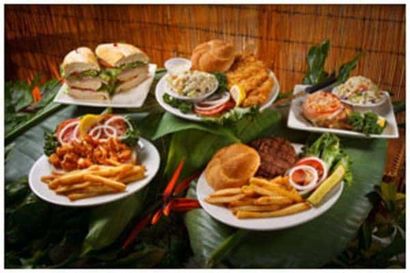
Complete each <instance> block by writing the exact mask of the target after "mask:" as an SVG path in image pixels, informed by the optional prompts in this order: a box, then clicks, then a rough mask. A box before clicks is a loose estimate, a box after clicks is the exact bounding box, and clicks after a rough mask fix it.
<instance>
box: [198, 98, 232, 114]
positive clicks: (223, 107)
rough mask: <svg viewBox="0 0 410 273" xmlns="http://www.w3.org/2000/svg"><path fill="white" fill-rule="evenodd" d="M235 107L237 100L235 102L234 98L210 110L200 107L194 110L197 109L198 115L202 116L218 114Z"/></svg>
mask: <svg viewBox="0 0 410 273" xmlns="http://www.w3.org/2000/svg"><path fill="white" fill-rule="evenodd" d="M234 107H235V102H233V101H232V100H229V101H227V102H226V103H224V104H222V105H220V106H218V107H215V108H212V109H210V110H199V109H196V108H195V109H194V111H195V113H197V114H198V115H201V116H216V115H218V114H220V113H222V112H223V111H227V110H230V109H232V108H234Z"/></svg>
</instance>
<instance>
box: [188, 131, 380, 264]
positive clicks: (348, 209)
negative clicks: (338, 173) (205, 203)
mask: <svg viewBox="0 0 410 273" xmlns="http://www.w3.org/2000/svg"><path fill="white" fill-rule="evenodd" d="M284 130H285V132H286V135H288V136H291V138H294V137H296V138H298V139H299V141H300V140H301V138H300V135H301V134H300V133H299V132H296V131H292V130H288V129H284ZM283 133H284V132H283V130H278V131H276V132H275V135H283ZM305 135H306V134H305ZM204 138H206V136H204ZM203 141H205V140H203ZM341 143H342V145H343V149H344V150H345V151H346V152H347V153H348V154H349V156H350V157H351V159H352V161H353V166H352V171H353V176H354V180H353V184H352V185H351V186H347V187H345V190H344V192H343V194H342V196H341V198H340V199H339V201H338V202H337V203H336V204H335V206H334V207H332V208H331V209H330V210H329V211H328V212H327V213H325V214H324V215H322V216H320V217H318V218H317V219H315V220H313V221H311V222H308V223H306V224H303V225H301V226H297V227H294V228H290V229H285V230H281V231H268V232H254V231H252V232H251V231H248V232H245V238H242V239H241V240H239V242H238V240H236V239H235V237H242V236H243V235H244V231H239V232H238V231H237V230H236V229H232V228H227V227H226V226H225V225H224V224H221V223H218V222H217V221H215V220H214V219H212V218H211V217H210V216H209V215H208V214H207V213H206V212H204V211H203V210H202V209H197V210H194V211H191V212H189V213H187V215H186V218H185V223H186V225H187V228H188V232H189V236H190V241H191V246H192V249H193V251H194V254H195V256H196V258H197V259H198V260H199V261H200V262H202V264H203V265H204V266H205V265H209V264H210V262H212V259H215V256H220V254H221V248H222V249H224V250H229V247H227V245H228V244H229V243H230V242H232V246H231V247H235V249H234V251H231V252H230V253H229V255H227V256H225V258H224V259H223V263H224V264H226V265H230V266H233V267H283V268H291V267H293V268H310V267H320V266H323V265H325V264H326V263H328V262H329V261H331V259H332V258H334V257H335V256H336V255H337V254H339V253H340V252H341V251H342V250H343V249H344V248H345V247H346V246H347V244H348V242H349V241H350V240H351V239H352V238H353V237H354V236H355V234H356V232H357V230H358V229H359V227H360V225H361V224H362V222H363V221H364V219H365V218H366V216H367V215H368V213H369V211H370V209H371V204H370V202H369V201H368V199H367V197H366V195H367V194H368V193H369V192H371V191H372V190H373V187H374V186H375V185H378V184H379V183H380V182H381V180H382V175H383V169H384V163H385V153H386V141H385V140H369V139H342V141H341ZM213 148H214V147H212V148H211V147H210V149H213ZM185 149H190V147H189V146H187V145H185ZM216 150H217V148H215V149H214V150H213V151H214V152H215V151H216ZM208 153H210V151H208ZM189 194H190V195H193V196H195V191H194V187H193V188H192V189H191V191H190V193H189ZM238 235H240V236H238ZM226 240H228V241H226ZM227 242H229V243H228V244H227Z"/></svg>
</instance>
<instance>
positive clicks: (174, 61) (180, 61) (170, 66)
mask: <svg viewBox="0 0 410 273" xmlns="http://www.w3.org/2000/svg"><path fill="white" fill-rule="evenodd" d="M191 66H192V62H191V60H188V59H185V58H171V59H168V60H167V61H166V62H165V63H164V67H165V69H166V70H167V72H168V73H169V74H171V75H176V74H178V73H180V72H184V71H188V70H190V69H191Z"/></svg>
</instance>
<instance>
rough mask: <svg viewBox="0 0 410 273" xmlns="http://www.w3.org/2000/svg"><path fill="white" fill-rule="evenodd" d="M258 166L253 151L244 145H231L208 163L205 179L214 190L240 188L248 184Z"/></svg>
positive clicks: (257, 155) (255, 154)
mask: <svg viewBox="0 0 410 273" xmlns="http://www.w3.org/2000/svg"><path fill="white" fill-rule="evenodd" d="M259 165H260V157H259V154H258V153H257V152H256V150H255V149H253V148H251V147H249V146H247V145H244V144H232V145H230V146H227V147H225V148H222V149H220V150H219V151H218V152H217V153H216V154H215V155H214V156H213V158H212V159H211V161H209V163H208V165H207V167H206V169H205V178H206V180H207V182H208V184H209V186H211V187H212V188H213V189H214V190H219V189H224V188H232V187H241V186H243V185H245V184H246V183H248V181H249V179H250V178H251V177H253V176H254V175H255V173H256V171H257V170H258V168H259Z"/></svg>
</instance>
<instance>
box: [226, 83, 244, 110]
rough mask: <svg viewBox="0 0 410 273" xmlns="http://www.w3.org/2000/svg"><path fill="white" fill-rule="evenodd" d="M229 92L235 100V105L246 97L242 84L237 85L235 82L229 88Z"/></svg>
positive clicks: (239, 103)
mask: <svg viewBox="0 0 410 273" xmlns="http://www.w3.org/2000/svg"><path fill="white" fill-rule="evenodd" d="M229 93H231V96H232V98H233V100H234V101H235V103H236V106H239V105H241V103H242V102H243V100H244V99H245V98H246V93H245V90H244V89H243V87H242V86H240V85H237V84H235V85H233V86H232V87H231V89H230V90H229Z"/></svg>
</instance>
